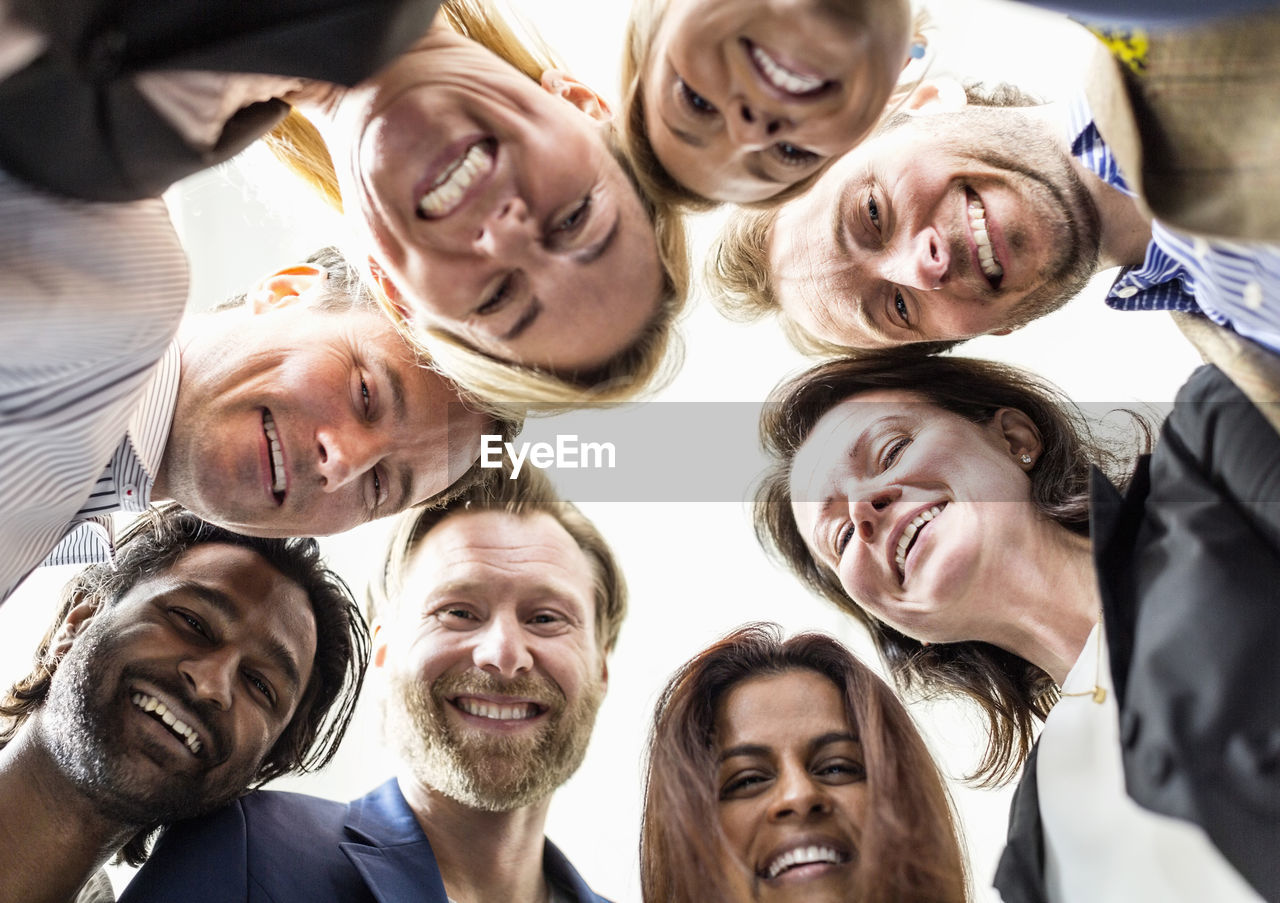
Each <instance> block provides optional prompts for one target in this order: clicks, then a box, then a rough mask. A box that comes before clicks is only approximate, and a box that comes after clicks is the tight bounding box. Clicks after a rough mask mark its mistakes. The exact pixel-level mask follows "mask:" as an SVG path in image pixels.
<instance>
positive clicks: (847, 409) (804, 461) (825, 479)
mask: <svg viewBox="0 0 1280 903" xmlns="http://www.w3.org/2000/svg"><path fill="white" fill-rule="evenodd" d="M924 411H938V412H942V409H941V408H938V407H936V406H935V405H933V404H931V403H930V402H929V401H928V400H927V399H926V398H924V396H922V395H919V394H917V393H915V392H910V391H907V390H905V389H874V390H872V391H869V392H861V393H859V394H857V395H854V396H851V397H849V398H846V399H845V400H844V401H842V402H840V403H839V404H837V405H835V406H834V407H832V408H831V409H830V410H829V411H827V412H826V413H825V414H823V415H822V416H821V417H820V418H818V421H817V423H815V424H814V425H813V429H812V430H810V431H809V435H808V436H807V437H806V438H805V440H804V443H803V444H801V446H800V449H799V450H798V451H797V452H796V455H795V458H794V459H793V460H792V463H791V479H790V490H791V500H792V503H793V504H798V503H807V502H820V501H822V500H823V499H824V498H825V497H826V495H827V494H828V493H829V492H830V488H831V486H830V483H831V480H832V477H833V474H835V473H836V472H838V471H839V470H840V469H841V466H842V464H843V463H844V462H845V461H846V460H847V459H848V457H849V452H850V447H851V446H852V445H853V444H854V442H855V441H857V439H858V438H859V437H860V436H861V435H862V434H863V433H864V432H865V431H866V430H867V428H868V427H871V426H873V425H874V424H877V423H882V422H883V423H889V422H892V421H894V420H896V419H901V418H903V417H916V418H918V417H919V416H921V414H922V413H923V412H924Z"/></svg>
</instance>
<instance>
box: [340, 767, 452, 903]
mask: <svg viewBox="0 0 1280 903" xmlns="http://www.w3.org/2000/svg"><path fill="white" fill-rule="evenodd" d="M345 828H346V831H347V836H349V837H351V838H353V839H352V840H350V841H346V842H344V843H340V844H338V847H339V849H341V850H342V852H343V853H345V854H346V856H347V858H348V859H350V860H351V864H352V865H353V866H354V867H355V869H356V871H357V872H359V873H360V877H361V878H363V879H364V882H365V885H366V886H367V887H368V888H369V892H370V894H372V895H373V898H374V899H375V900H377V901H378V903H402V901H405V900H413V901H415V903H446V901H447V899H448V898H447V897H446V896H445V892H444V881H443V880H442V879H441V877H440V869H439V867H438V866H437V865H436V857H435V854H434V853H432V852H431V844H430V842H429V841H428V840H427V836H426V835H425V834H423V833H422V828H421V827H419V825H418V820H417V819H416V818H414V815H413V811H412V810H411V809H410V808H409V804H408V803H406V802H405V799H404V795H403V794H401V792H400V785H399V784H398V783H397V782H396V779H395V778H392V779H391V780H390V781H387V782H386V783H385V784H383V785H382V786H381V787H378V788H377V789H376V790H374V791H373V792H371V793H369V794H368V795H367V796H363V797H361V798H360V799H358V800H355V801H353V802H352V803H351V804H350V806H348V809H347V822H346V825H345Z"/></svg>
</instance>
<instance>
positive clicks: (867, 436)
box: [810, 413, 902, 548]
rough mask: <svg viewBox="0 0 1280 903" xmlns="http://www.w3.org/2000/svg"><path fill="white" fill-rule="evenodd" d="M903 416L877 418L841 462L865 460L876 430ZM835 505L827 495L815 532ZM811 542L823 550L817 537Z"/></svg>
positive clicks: (859, 435)
mask: <svg viewBox="0 0 1280 903" xmlns="http://www.w3.org/2000/svg"><path fill="white" fill-rule="evenodd" d="M901 416H902V415H901V414H896V413H895V414H884V415H883V416H880V417H877V418H876V419H875V420H873V421H871V422H870V423H868V424H867V425H866V427H865V428H864V429H863V430H862V432H861V433H859V434H858V438H857V440H856V441H854V443H853V445H852V447H850V449H849V451H848V453H847V454H845V455H843V456H842V457H841V460H844V461H860V460H862V459H863V458H865V457H866V454H867V446H868V444H869V443H870V441H871V436H872V435H873V434H874V433H875V432H876V430H877V429H879V428H880V427H881V426H882V425H883V424H884V423H885V422H887V421H891V420H897V419H898V418H899V417H901ZM823 491H824V492H825V491H826V490H825V489H824V490H823ZM835 503H836V499H835V496H834V495H827V496H826V497H825V498H824V499H823V500H822V508H821V509H820V511H819V514H818V520H817V522H816V523H814V525H813V526H814V529H815V530H816V529H817V528H818V527H819V526H821V525H822V523H823V522H824V521H825V520H826V519H827V517H828V516H829V515H830V513H831V509H832V507H833V506H834V505H835ZM846 507H847V505H846ZM810 540H811V541H812V543H813V545H814V547H816V548H823V546H822V545H821V544H820V543H819V542H818V540H819V537H818V536H817V535H813V536H810Z"/></svg>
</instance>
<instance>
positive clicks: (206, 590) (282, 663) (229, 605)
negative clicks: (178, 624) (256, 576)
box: [177, 580, 302, 693]
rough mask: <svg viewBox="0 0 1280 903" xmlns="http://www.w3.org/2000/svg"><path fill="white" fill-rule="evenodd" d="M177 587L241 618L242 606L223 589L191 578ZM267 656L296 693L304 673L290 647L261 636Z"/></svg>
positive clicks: (232, 618) (231, 618)
mask: <svg viewBox="0 0 1280 903" xmlns="http://www.w3.org/2000/svg"><path fill="white" fill-rule="evenodd" d="M177 589H178V590H180V591H183V592H186V593H190V594H191V595H193V596H195V597H196V598H198V599H199V600H200V601H202V602H204V603H205V604H206V605H208V606H209V607H210V608H213V609H217V611H218V612H219V613H220V614H221V615H222V616H223V617H224V618H226V619H227V620H229V621H239V620H241V616H240V608H239V606H237V605H236V603H235V602H234V601H232V599H231V597H230V596H228V595H227V594H226V593H224V592H222V591H221V590H217V589H214V588H213V587H211V586H205V585H204V584H203V583H195V582H193V581H190V580H182V581H179V582H178V584H177ZM259 639H260V641H261V642H262V644H263V646H264V648H265V650H266V654H267V658H269V659H271V660H272V661H274V662H275V664H276V667H278V668H279V669H280V671H281V672H282V673H283V674H284V676H285V679H286V680H287V681H288V683H289V684H290V687H291V688H292V690H293V691H294V692H295V693H296V692H297V691H298V688H299V686H300V685H301V683H302V675H301V672H300V671H299V669H298V660H297V659H296V658H294V656H293V653H292V652H291V651H290V650H289V647H288V646H286V645H285V644H284V643H282V642H280V640H278V639H276V638H275V637H270V636H260V637H259Z"/></svg>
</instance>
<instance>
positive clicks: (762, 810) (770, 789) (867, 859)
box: [640, 624, 965, 903]
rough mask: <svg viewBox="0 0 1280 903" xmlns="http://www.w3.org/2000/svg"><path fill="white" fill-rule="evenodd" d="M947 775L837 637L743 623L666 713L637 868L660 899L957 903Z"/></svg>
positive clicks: (702, 658) (667, 697) (675, 681)
mask: <svg viewBox="0 0 1280 903" xmlns="http://www.w3.org/2000/svg"><path fill="white" fill-rule="evenodd" d="M961 863H962V860H961V853H960V847H959V844H958V843H957V840H956V834H955V827H954V824H953V822H952V817H951V809H950V806H949V804H948V800H947V795H946V791H945V790H944V789H943V785H942V780H941V778H940V777H939V775H938V770H937V767H936V766H935V765H934V763H933V760H932V759H931V758H930V757H929V753H928V751H927V750H926V749H925V746H924V742H923V741H922V740H921V739H920V735H919V734H918V733H917V732H916V729H915V727H914V725H912V723H911V719H910V717H909V716H908V715H907V713H906V710H905V709H903V707H902V705H901V704H900V703H899V702H898V701H897V699H896V698H894V696H893V694H892V692H891V691H890V690H889V688H888V687H886V686H885V685H884V683H883V682H882V681H881V680H880V679H879V678H878V677H876V676H875V675H874V674H873V673H872V672H871V671H870V670H869V669H868V668H867V667H866V666H865V665H863V664H862V663H860V662H859V661H858V660H857V659H855V658H854V657H853V655H852V653H850V652H849V650H848V649H846V648H844V646H842V645H840V643H838V642H836V641H835V640H833V639H831V638H830V637H827V636H823V635H820V634H801V635H799V636H795V637H792V638H791V639H789V640H785V641H784V640H782V638H781V630H780V628H778V627H777V626H776V625H768V624H754V625H749V626H746V627H743V628H740V629H738V630H736V631H734V632H733V633H731V634H730V635H729V636H727V637H725V638H724V639H722V640H720V641H719V642H717V643H716V644H714V645H713V646H711V647H710V648H708V649H706V650H704V651H703V652H701V653H699V654H698V655H697V656H695V657H694V658H693V659H692V660H691V661H689V662H688V663H686V664H685V665H684V666H683V667H681V668H680V669H679V670H678V671H677V672H676V673H675V675H674V676H673V677H672V678H671V681H670V682H669V683H668V684H667V687H666V689H665V690H664V691H663V693H662V696H661V698H660V699H659V701H658V706H657V710H656V711H655V713H654V725H653V733H652V735H651V738H650V743H649V762H648V773H647V777H646V781H645V809H644V822H643V826H642V829H641V840H640V871H641V883H642V889H643V892H644V899H645V900H646V901H652V903H659V901H660V903H712V901H716V903H718V901H748V900H777V901H788V900H790V901H796V903H800V901H804V903H821V901H831V903H836V901H841V903H847V901H854V900H857V901H862V903H877V901H883V903H926V901H928V903H952V901H954V903H960V901H963V900H964V899H965V877H964V868H963V865H962V864H961Z"/></svg>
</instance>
